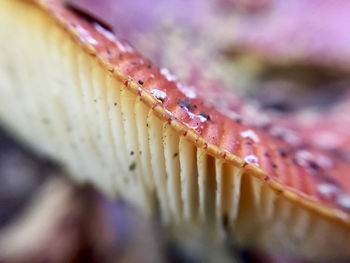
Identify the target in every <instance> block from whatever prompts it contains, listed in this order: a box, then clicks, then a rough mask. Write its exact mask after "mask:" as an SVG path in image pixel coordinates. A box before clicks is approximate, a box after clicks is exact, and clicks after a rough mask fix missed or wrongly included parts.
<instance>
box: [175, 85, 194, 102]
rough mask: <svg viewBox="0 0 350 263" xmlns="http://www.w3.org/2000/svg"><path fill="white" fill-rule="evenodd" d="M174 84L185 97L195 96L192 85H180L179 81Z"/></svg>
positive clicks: (191, 97)
mask: <svg viewBox="0 0 350 263" xmlns="http://www.w3.org/2000/svg"><path fill="white" fill-rule="evenodd" d="M176 86H177V87H178V89H179V90H180V91H181V92H182V93H183V94H184V95H185V96H186V97H188V98H190V99H193V98H196V97H197V95H196V93H195V92H194V91H193V90H194V87H192V86H190V87H188V86H185V85H182V84H181V83H176Z"/></svg>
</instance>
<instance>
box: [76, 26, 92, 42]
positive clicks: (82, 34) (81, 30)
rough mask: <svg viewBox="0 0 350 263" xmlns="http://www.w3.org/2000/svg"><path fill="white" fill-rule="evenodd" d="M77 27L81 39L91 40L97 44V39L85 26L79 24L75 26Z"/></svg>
mask: <svg viewBox="0 0 350 263" xmlns="http://www.w3.org/2000/svg"><path fill="white" fill-rule="evenodd" d="M75 29H76V30H77V31H78V33H79V37H80V40H81V41H82V42H89V43H90V44H92V45H96V44H97V40H96V39H94V38H93V37H92V36H91V35H90V33H89V32H88V31H87V30H86V29H84V28H82V27H81V26H78V25H77V26H75Z"/></svg>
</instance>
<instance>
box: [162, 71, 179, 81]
mask: <svg viewBox="0 0 350 263" xmlns="http://www.w3.org/2000/svg"><path fill="white" fill-rule="evenodd" d="M160 73H161V74H162V75H163V76H165V78H166V79H167V80H168V81H176V80H177V77H176V76H175V75H173V74H171V73H170V71H169V70H168V69H167V68H162V69H161V70H160Z"/></svg>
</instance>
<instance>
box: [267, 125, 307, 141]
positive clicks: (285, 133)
mask: <svg viewBox="0 0 350 263" xmlns="http://www.w3.org/2000/svg"><path fill="white" fill-rule="evenodd" d="M270 133H271V134H272V135H273V136H277V137H281V138H282V139H283V140H285V141H286V142H288V143H289V144H291V145H294V146H297V145H299V144H301V143H302V140H301V139H300V137H298V136H297V135H296V134H295V132H293V131H292V130H289V129H286V128H284V127H278V126H274V127H272V128H271V129H270Z"/></svg>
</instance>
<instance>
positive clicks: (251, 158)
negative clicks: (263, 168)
mask: <svg viewBox="0 0 350 263" xmlns="http://www.w3.org/2000/svg"><path fill="white" fill-rule="evenodd" d="M244 161H246V162H247V163H252V164H255V165H256V166H259V159H258V157H257V156H256V155H254V154H251V155H247V156H246V157H245V158H244Z"/></svg>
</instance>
